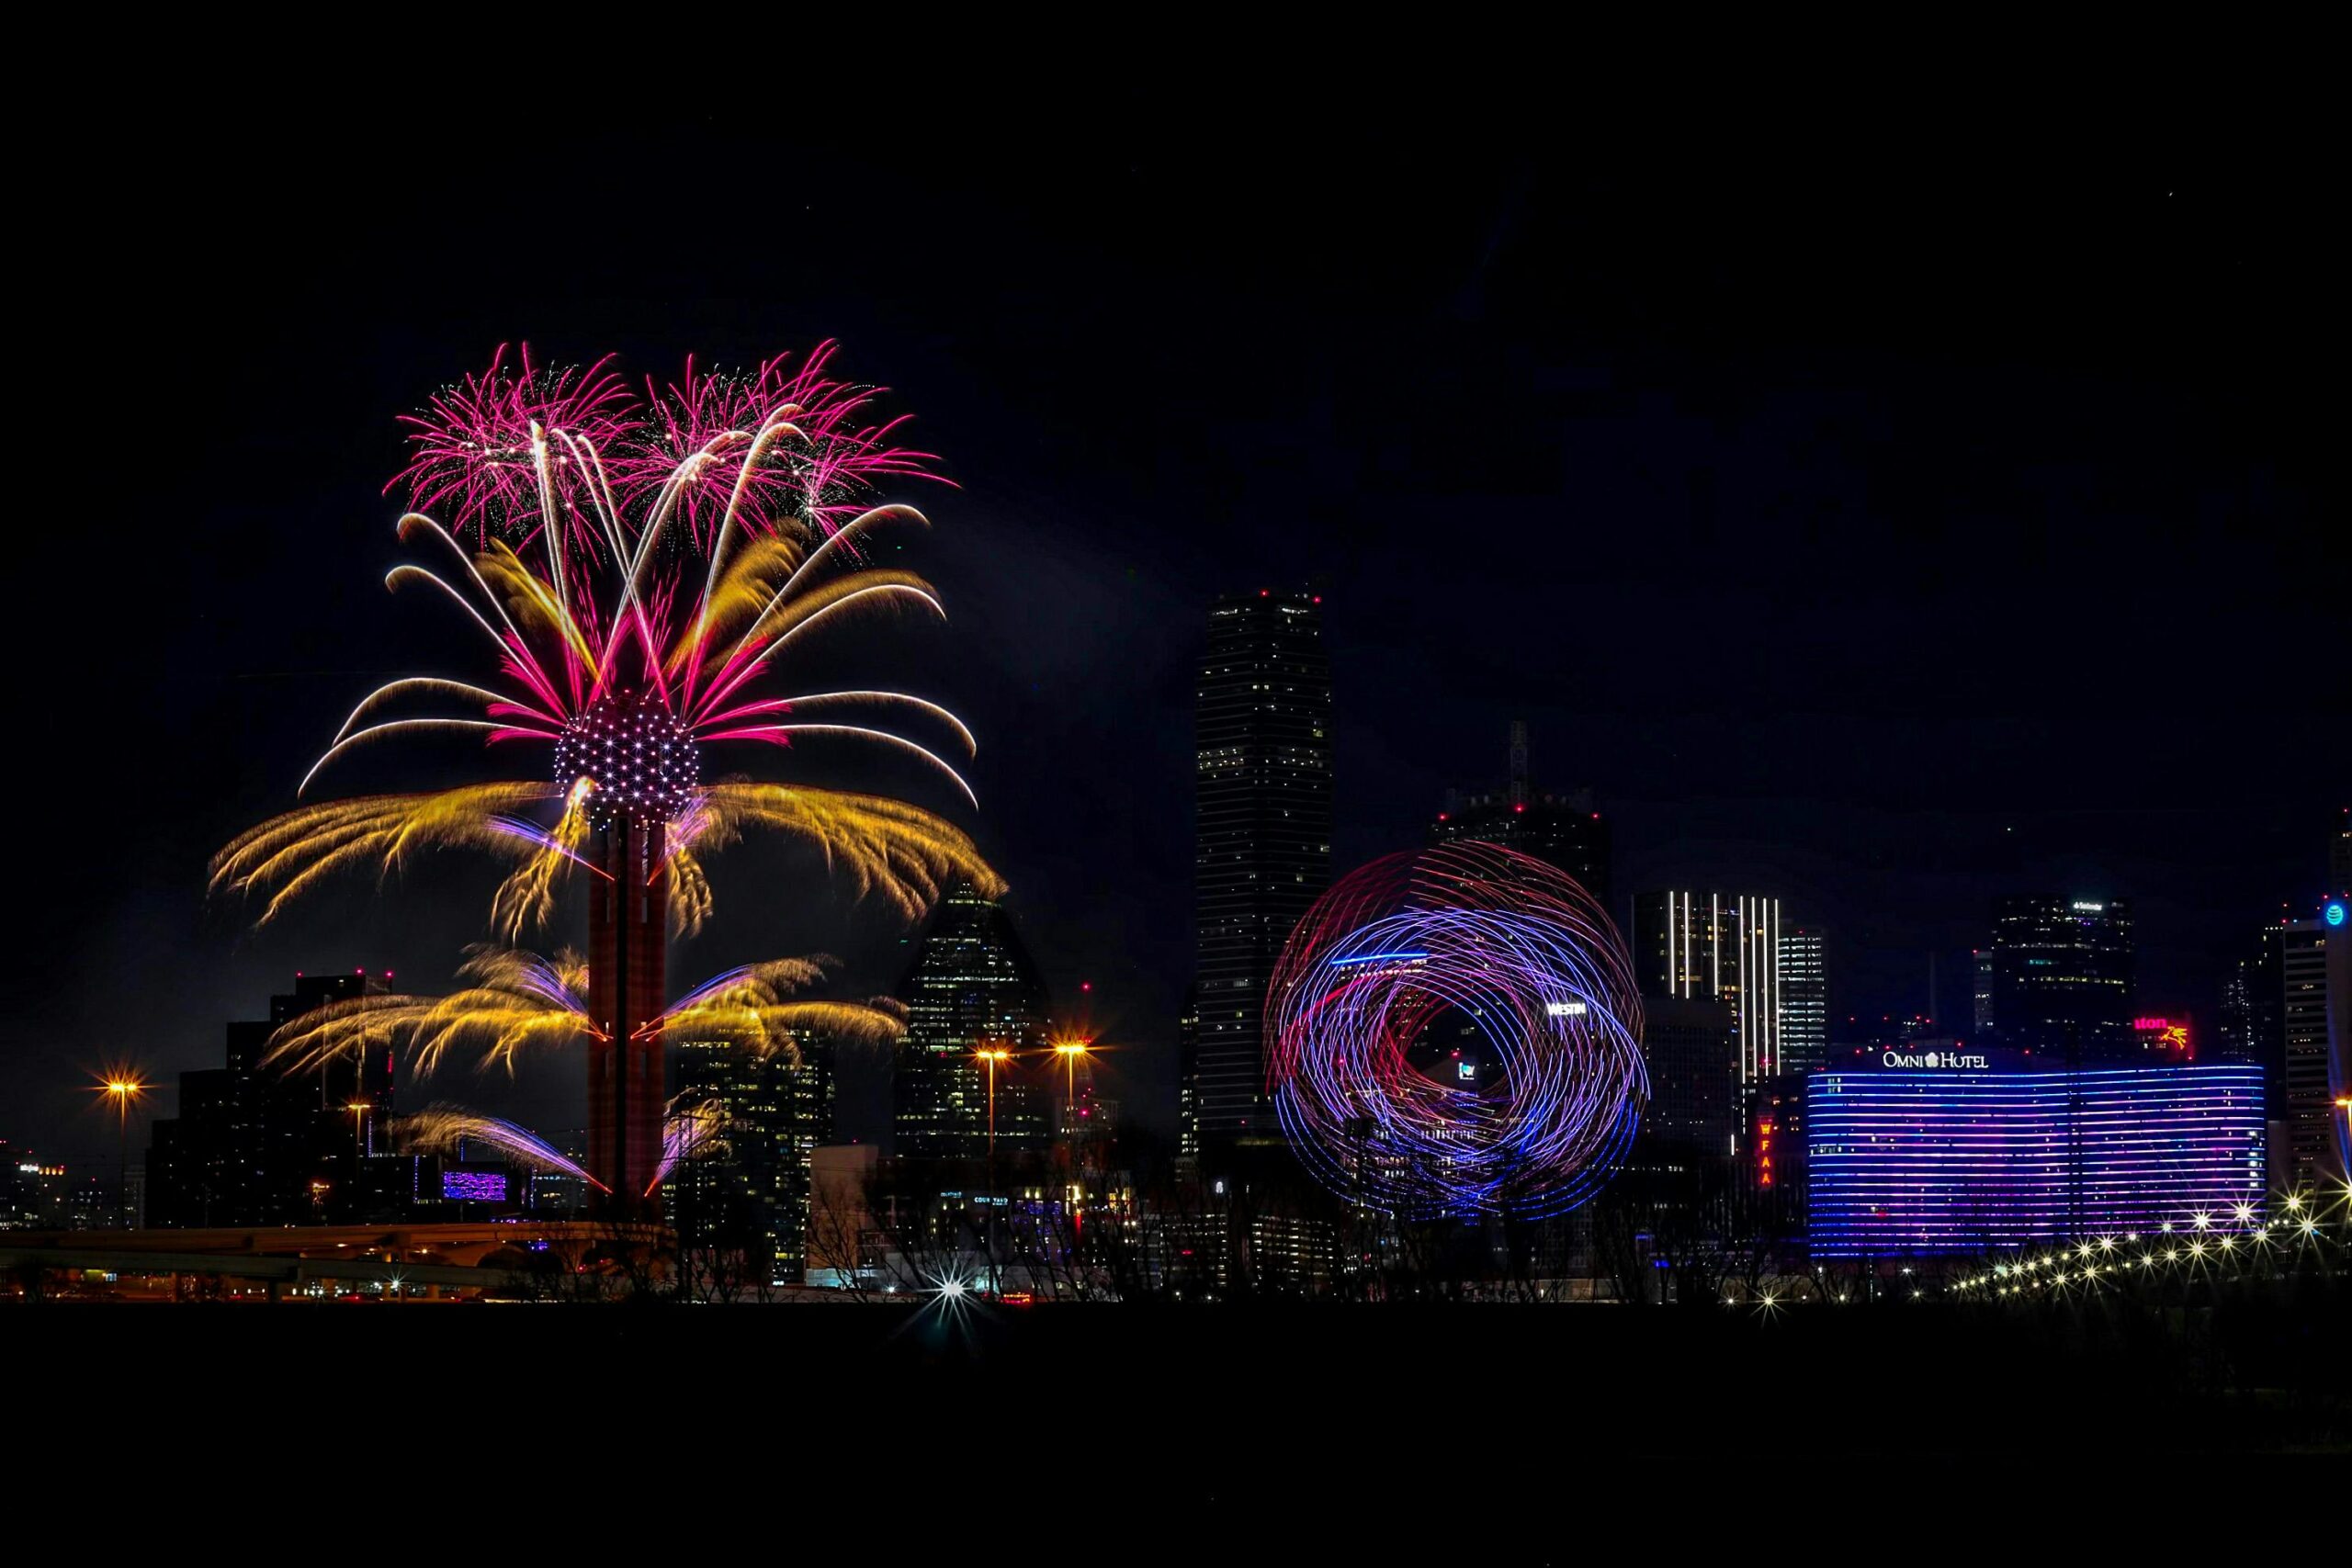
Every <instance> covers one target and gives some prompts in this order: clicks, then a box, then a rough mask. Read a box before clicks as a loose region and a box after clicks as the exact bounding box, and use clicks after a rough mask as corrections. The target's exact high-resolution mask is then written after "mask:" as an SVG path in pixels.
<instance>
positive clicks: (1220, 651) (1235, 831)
mask: <svg viewBox="0 0 2352 1568" xmlns="http://www.w3.org/2000/svg"><path fill="white" fill-rule="evenodd" d="M1320 603H1321V601H1320V600H1319V599H1318V598H1317V597H1316V596H1314V595H1312V594H1308V593H1304V592H1296V593H1294V592H1272V591H1271V590H1262V589H1261V590H1260V591H1259V592H1257V593H1255V594H1248V595H1227V597H1225V598H1222V599H1219V600H1218V601H1217V602H1216V606H1215V608H1213V609H1212V610H1211V611H1210V612H1209V627H1208V652H1207V655H1206V657H1205V658H1204V659H1203V660H1202V662H1201V682H1200V688H1199V705H1198V707H1197V709H1196V710H1195V719H1194V741H1195V746H1196V758H1195V773H1194V775H1193V791H1194V801H1195V804H1196V807H1197V812H1198V822H1197V832H1198V839H1197V843H1196V848H1195V851H1194V854H1193V890H1194V897H1195V900H1196V913H1197V920H1198V931H1199V944H1198V948H1197V960H1196V964H1195V968H1194V973H1195V985H1196V987H1197V991H1196V998H1197V1002H1198V1008H1199V1011H1198V1019H1199V1022H1198V1024H1197V1026H1196V1029H1195V1032H1194V1043H1193V1050H1192V1055H1191V1059H1190V1060H1188V1061H1187V1062H1186V1063H1185V1064H1184V1074H1185V1078H1186V1081H1187V1082H1188V1084H1189V1085H1190V1087H1191V1089H1192V1108H1191V1110H1192V1119H1191V1122H1190V1123H1189V1124H1188V1125H1187V1126H1186V1128H1185V1130H1184V1131H1185V1134H1186V1136H1187V1141H1188V1142H1190V1143H1193V1144H1194V1145H1199V1144H1205V1143H1213V1142H1219V1141H1232V1140H1237V1139H1246V1140H1250V1141H1258V1140H1263V1139H1279V1138H1280V1137H1281V1135H1282V1134H1281V1131H1280V1129H1279V1128H1278V1127H1277V1126H1276V1124H1275V1122H1274V1117H1273V1111H1272V1106H1271V1105H1269V1104H1268V1103H1267V1100H1266V1098H1265V1092H1266V1072H1265V1061H1264V1042H1263V1039H1262V1035H1263V1030H1264V1020H1265V1004H1266V980H1267V976H1269V975H1270V974H1271V973H1272V970H1273V965H1274V960H1275V958H1276V957H1277V956H1278V955H1279V954H1280V953H1281V952H1282V949H1283V942H1286V941H1288V940H1289V937H1290V933H1291V930H1292V928H1293V927H1295V925H1297V924H1298V921H1299V919H1300V917H1301V916H1303V915H1305V914H1306V910H1307V908H1308V906H1310V905H1311V904H1313V903H1314V901H1315V899H1316V898H1317V896H1318V895H1320V894H1321V893H1322V891H1323V889H1324V887H1325V886H1327V885H1328V884H1329V881H1330V879H1331V671H1330V664H1329V660H1327V659H1326V657H1325V655H1324V651H1323V616H1322V612H1321V611H1320V610H1319V609H1318V608H1317V606H1318V605H1319V604H1320Z"/></svg>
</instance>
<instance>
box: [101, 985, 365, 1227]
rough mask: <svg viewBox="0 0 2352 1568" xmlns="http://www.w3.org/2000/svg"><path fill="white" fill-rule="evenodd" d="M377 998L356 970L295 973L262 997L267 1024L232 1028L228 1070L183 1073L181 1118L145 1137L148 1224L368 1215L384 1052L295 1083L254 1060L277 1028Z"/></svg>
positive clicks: (259, 1057)
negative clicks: (318, 1011) (330, 1007)
mask: <svg viewBox="0 0 2352 1568" xmlns="http://www.w3.org/2000/svg"><path fill="white" fill-rule="evenodd" d="M382 989H383V986H382V983H381V982H380V981H379V980H377V979H375V978H373V977H371V976H368V975H366V974H364V973H360V972H357V971H355V972H353V973H351V974H348V975H298V976H295V979H294V988H293V990H291V991H290V992H283V993H280V994H279V995H277V996H274V997H272V998H270V999H269V1017H268V1019H267V1020H266V1021H260V1020H255V1021H238V1022H233V1023H231V1024H230V1025H229V1026H228V1030H227V1036H228V1050H227V1053H226V1055H227V1065H226V1066H221V1067H212V1068H205V1069H200V1070H198V1071H193V1072H184V1073H182V1074H181V1075H180V1096H179V1108H180V1113H179V1115H178V1116H176V1117H166V1118H164V1119H161V1120H158V1121H157V1122H155V1123H154V1124H153V1128H152V1129H151V1130H150V1136H151V1138H152V1140H153V1142H152V1145H151V1146H150V1149H149V1153H148V1157H147V1168H148V1223H149V1224H155V1225H178V1226H189V1225H286V1224H304V1223H315V1222H317V1221H320V1220H322V1219H328V1218H345V1217H348V1218H354V1219H356V1218H359V1217H361V1216H362V1215H363V1214H364V1213H367V1212H368V1211H369V1209H370V1207H371V1200H370V1198H369V1197H368V1194H367V1193H365V1192H364V1191H363V1187H364V1183H363V1182H362V1181H361V1180H360V1177H361V1174H362V1172H361V1165H362V1163H363V1162H364V1161H365V1159H366V1156H368V1154H370V1153H374V1152H379V1151H381V1145H382V1141H383V1140H382V1133H383V1129H382V1127H381V1126H380V1125H379V1123H380V1122H382V1121H383V1120H384V1119H385V1118H386V1116H387V1115H388V1114H389V1112H390V1110H391V1088H392V1061H391V1055H390V1047H389V1046H387V1047H382V1048H380V1051H379V1052H370V1053H368V1055H365V1056H363V1057H360V1058H358V1059H356V1060H351V1059H343V1058H338V1059H336V1060H334V1061H332V1062H329V1063H328V1064H327V1065H326V1066H325V1069H324V1070H323V1071H322V1072H317V1073H306V1074H301V1075H299V1076H289V1075H288V1074H286V1073H285V1072H283V1071H281V1070H280V1068H278V1067H277V1066H271V1065H267V1064H266V1063H265V1061H264V1057H265V1056H266V1055H267V1054H268V1048H269V1040H270V1036H271V1035H272V1034H274V1033H276V1032H277V1030H278V1028H279V1027H280V1026H282V1025H284V1024H286V1023H288V1022H290V1021H293V1020H294V1019H297V1018H300V1016H301V1015H302V1014H304V1013H306V1012H309V1011H311V1010H312V1009H314V1008H320V1007H324V1006H326V1005H327V1004H329V1003H331V1002H339V1001H347V1000H350V999H352V998H356V997H362V996H367V995H369V994H370V993H373V992H379V991H381V990H382ZM355 1108H357V1109H355ZM381 1152H386V1153H388V1152H389V1151H381Z"/></svg>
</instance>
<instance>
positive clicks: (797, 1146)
mask: <svg viewBox="0 0 2352 1568" xmlns="http://www.w3.org/2000/svg"><path fill="white" fill-rule="evenodd" d="M673 1046H674V1055H673V1061H674V1062H675V1064H676V1066H675V1069H674V1070H675V1073H676V1079H677V1090H678V1097H679V1099H680V1100H681V1101H682V1102H684V1103H692V1102H693V1101H695V1100H717V1101H718V1103H719V1106H720V1107H721V1109H722V1111H723V1114H724V1116H725V1118H726V1121H725V1127H726V1131H725V1134H724V1142H725V1146H724V1148H723V1150H722V1151H721V1152H719V1153H718V1154H716V1155H713V1156H709V1157H707V1158H704V1159H697V1160H690V1161H688V1162H686V1163H685V1164H684V1165H683V1166H682V1167H680V1168H679V1170H678V1171H677V1173H676V1174H675V1175H673V1177H672V1178H671V1180H670V1184H669V1185H670V1194H669V1196H670V1211H671V1218H672V1223H673V1224H674V1225H675V1227H676V1229H677V1232H678V1235H680V1237H681V1238H682V1239H684V1240H685V1241H687V1242H689V1243H695V1242H701V1243H705V1244H707V1245H714V1246H717V1247H724V1248H728V1249H729V1250H737V1249H740V1250H741V1252H742V1254H743V1255H744V1258H745V1261H746V1262H747V1263H748V1264H750V1265H751V1266H752V1267H754V1268H760V1269H767V1270H769V1272H768V1274H767V1275H766V1276H765V1277H766V1278H768V1279H771V1280H776V1281H778V1282H790V1283H796V1284H797V1283H798V1282H799V1280H800V1275H801V1270H802V1269H803V1267H804V1266H805V1265H806V1262H807V1252H806V1237H807V1235H808V1231H809V1160H810V1158H811V1157H812V1156H813V1155H814V1153H815V1151H816V1148H817V1145H820V1144H824V1143H830V1142H831V1139H832V1134H833V1044H832V1042H831V1041H830V1040H828V1039H826V1038H824V1037H823V1036H822V1035H821V1034H819V1033H810V1034H809V1035H807V1036H804V1037H803V1038H802V1039H801V1040H800V1041H799V1042H798V1047H799V1049H798V1053H797V1059H796V1057H795V1055H794V1053H792V1052H789V1051H782V1050H773V1049H755V1048H753V1047H752V1045H751V1044H750V1043H746V1042H743V1041H734V1040H681V1041H676V1042H673Z"/></svg>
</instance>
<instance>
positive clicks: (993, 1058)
mask: <svg viewBox="0 0 2352 1568" xmlns="http://www.w3.org/2000/svg"><path fill="white" fill-rule="evenodd" d="M979 1058H980V1065H981V1066H984V1067H986V1068H987V1069H988V1073H989V1193H988V1205H989V1216H988V1218H989V1224H988V1244H989V1294H991V1295H994V1294H995V1293H996V1070H997V1068H998V1067H999V1066H1001V1065H1002V1064H1004V1063H1006V1062H1010V1061H1011V1060H1012V1052H1010V1051H1008V1050H1006V1049H1005V1048H1004V1047H1003V1046H1001V1045H983V1046H981V1047H980V1049H979Z"/></svg>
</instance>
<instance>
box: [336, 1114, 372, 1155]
mask: <svg viewBox="0 0 2352 1568" xmlns="http://www.w3.org/2000/svg"><path fill="white" fill-rule="evenodd" d="M344 1109H345V1111H350V1112H351V1157H352V1158H354V1159H359V1158H361V1157H363V1156H365V1155H366V1154H367V1152H368V1151H367V1149H366V1147H365V1146H364V1145H362V1144H361V1143H360V1141H359V1131H360V1127H361V1126H362V1124H363V1123H364V1122H366V1121H367V1117H368V1112H369V1111H373V1110H375V1109H376V1108H375V1107H374V1106H372V1105H370V1104H368V1102H367V1101H366V1100H353V1101H352V1102H351V1103H350V1104H348V1105H346V1106H345V1107H344Z"/></svg>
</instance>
